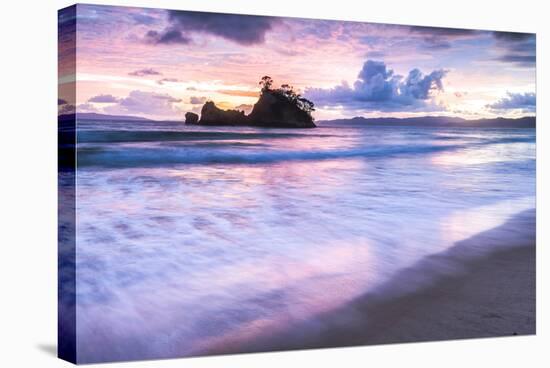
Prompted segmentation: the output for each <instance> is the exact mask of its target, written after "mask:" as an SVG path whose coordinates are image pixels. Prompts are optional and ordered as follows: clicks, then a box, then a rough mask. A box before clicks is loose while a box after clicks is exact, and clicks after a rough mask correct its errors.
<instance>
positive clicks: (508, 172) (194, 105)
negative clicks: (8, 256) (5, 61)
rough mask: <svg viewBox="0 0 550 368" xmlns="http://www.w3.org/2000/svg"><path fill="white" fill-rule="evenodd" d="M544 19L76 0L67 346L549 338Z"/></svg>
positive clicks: (69, 350) (151, 348) (95, 355)
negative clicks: (541, 314) (489, 23)
mask: <svg viewBox="0 0 550 368" xmlns="http://www.w3.org/2000/svg"><path fill="white" fill-rule="evenodd" d="M535 46H536V40H535V35H534V34H528V33H516V32H505V31H488V30H471V29H451V28H435V27H427V26H407V25H393V24H374V23H362V22H350V21H337V20H315V19H302V18H281V17H273V16H257V15H237V14H218V13H203V12H191V11H182V10H163V9H146V8H131V7H115V6H97V5H75V6H71V7H68V8H65V9H62V10H60V11H59V100H58V107H59V115H58V124H59V290H58V291H59V293H58V295H59V316H58V320H59V331H58V332H59V346H58V348H59V349H58V350H59V356H60V357H61V358H63V359H65V360H68V361H71V362H74V363H96V362H110V361H124V360H139V359H159V358H174V357H189V356H201V355H214V354H233V353H247V352H262V351H281V350H292V349H309V348H325V347H344V346H358V345H369V344H386V343H402V342H417V341H435V340H448V339H463V338H479V337H497V336H514V335H528V334H534V333H535V162H536V161H535V160H536V156H535V108H536V102H535V100H536V98H535V97H536V96H535V93H536V88H535V87H536V86H535V64H536V55H535V48H536V47H535Z"/></svg>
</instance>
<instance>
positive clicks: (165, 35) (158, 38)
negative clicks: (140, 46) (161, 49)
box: [145, 28, 191, 45]
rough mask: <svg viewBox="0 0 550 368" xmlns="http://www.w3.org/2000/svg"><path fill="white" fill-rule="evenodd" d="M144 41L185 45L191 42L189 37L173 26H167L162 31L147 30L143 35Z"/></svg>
mask: <svg viewBox="0 0 550 368" xmlns="http://www.w3.org/2000/svg"><path fill="white" fill-rule="evenodd" d="M145 38H146V41H148V42H152V43H155V44H166V45H170V44H180V45H186V44H188V43H189V42H191V39H190V38H188V37H185V36H184V35H183V34H182V33H181V31H180V30H178V29H175V28H168V29H165V30H164V31H162V32H157V31H149V32H147V34H146V35H145Z"/></svg>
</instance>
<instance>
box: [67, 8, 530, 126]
mask: <svg viewBox="0 0 550 368" xmlns="http://www.w3.org/2000/svg"><path fill="white" fill-rule="evenodd" d="M74 18H75V17H74V14H73V15H71V14H70V12H61V13H60V18H59V21H60V30H61V31H62V32H64V33H66V35H65V36H64V37H63V38H61V39H60V41H61V42H60V51H61V56H60V66H59V74H60V75H59V77H60V82H59V83H60V98H61V99H62V100H65V101H67V102H68V104H63V103H62V102H63V101H60V110H61V111H70V109H71V106H70V105H76V106H77V110H78V111H79V112H98V113H108V114H119V115H138V116H144V117H149V118H154V119H183V115H184V114H185V112H187V111H195V112H198V111H200V108H201V106H202V104H203V103H204V101H206V100H212V101H214V102H215V103H216V104H217V105H218V106H220V107H221V108H238V109H244V110H246V111H247V110H248V109H250V107H251V105H252V104H253V103H254V102H255V101H256V99H257V96H258V92H259V86H258V81H259V79H260V78H261V77H262V76H264V75H269V76H271V77H272V78H273V79H274V80H275V85H276V86H278V85H280V84H283V83H289V84H291V85H293V86H294V87H295V88H296V89H298V90H299V91H300V92H301V93H302V94H304V95H305V96H306V97H308V98H309V99H311V100H312V101H313V102H315V104H316V108H317V111H316V112H315V117H316V118H317V119H331V118H343V117H353V116H367V117H371V116H398V117H402V116H414V115H453V116H462V117H465V118H480V117H492V116H507V117H515V116H522V115H533V114H534V112H535V36H534V35H533V34H525V33H505V32H491V31H475V30H461V29H448V28H430V27H409V26H397V25H385V24H373V23H357V22H344V21H328V20H310V19H299V18H276V17H259V16H243V15H227V14H215V13H197V12H185V11H167V10H158V9H144V8H127V7H110V6H95V5H78V6H77V11H76V23H77V26H76V29H77V32H76V54H77V60H76V74H75V67H74V64H75V63H74V50H73V49H72V48H71V45H73V44H74V43H73V40H74V35H73V36H72V37H71V31H72V30H74ZM75 80H76V83H77V94H76V96H71V93H70V91H71V88H72V87H74V83H75Z"/></svg>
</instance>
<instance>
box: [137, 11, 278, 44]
mask: <svg viewBox="0 0 550 368" xmlns="http://www.w3.org/2000/svg"><path fill="white" fill-rule="evenodd" d="M168 21H169V22H170V26H169V27H167V28H166V29H164V30H163V31H160V32H159V31H154V30H151V31H149V32H147V35H146V39H147V40H148V41H150V42H151V41H152V42H153V43H156V44H178V43H179V44H186V43H189V42H190V38H189V36H188V35H189V34H191V33H204V34H210V35H214V36H218V37H221V38H224V39H226V40H229V41H233V42H236V43H238V44H240V45H254V44H261V43H264V41H265V35H266V33H267V32H268V31H270V30H271V29H272V28H273V26H274V25H275V24H277V23H278V22H280V20H279V19H278V18H273V17H265V16H254V15H239V14H217V13H201V12H187V11H176V10H169V11H168Z"/></svg>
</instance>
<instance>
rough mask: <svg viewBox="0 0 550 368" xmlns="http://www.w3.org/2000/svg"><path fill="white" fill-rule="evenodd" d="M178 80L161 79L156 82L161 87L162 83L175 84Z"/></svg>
mask: <svg viewBox="0 0 550 368" xmlns="http://www.w3.org/2000/svg"><path fill="white" fill-rule="evenodd" d="M179 81H180V80H179V79H178V78H162V79H159V80H158V81H157V83H158V84H160V85H163V84H164V83H177V82H179Z"/></svg>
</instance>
